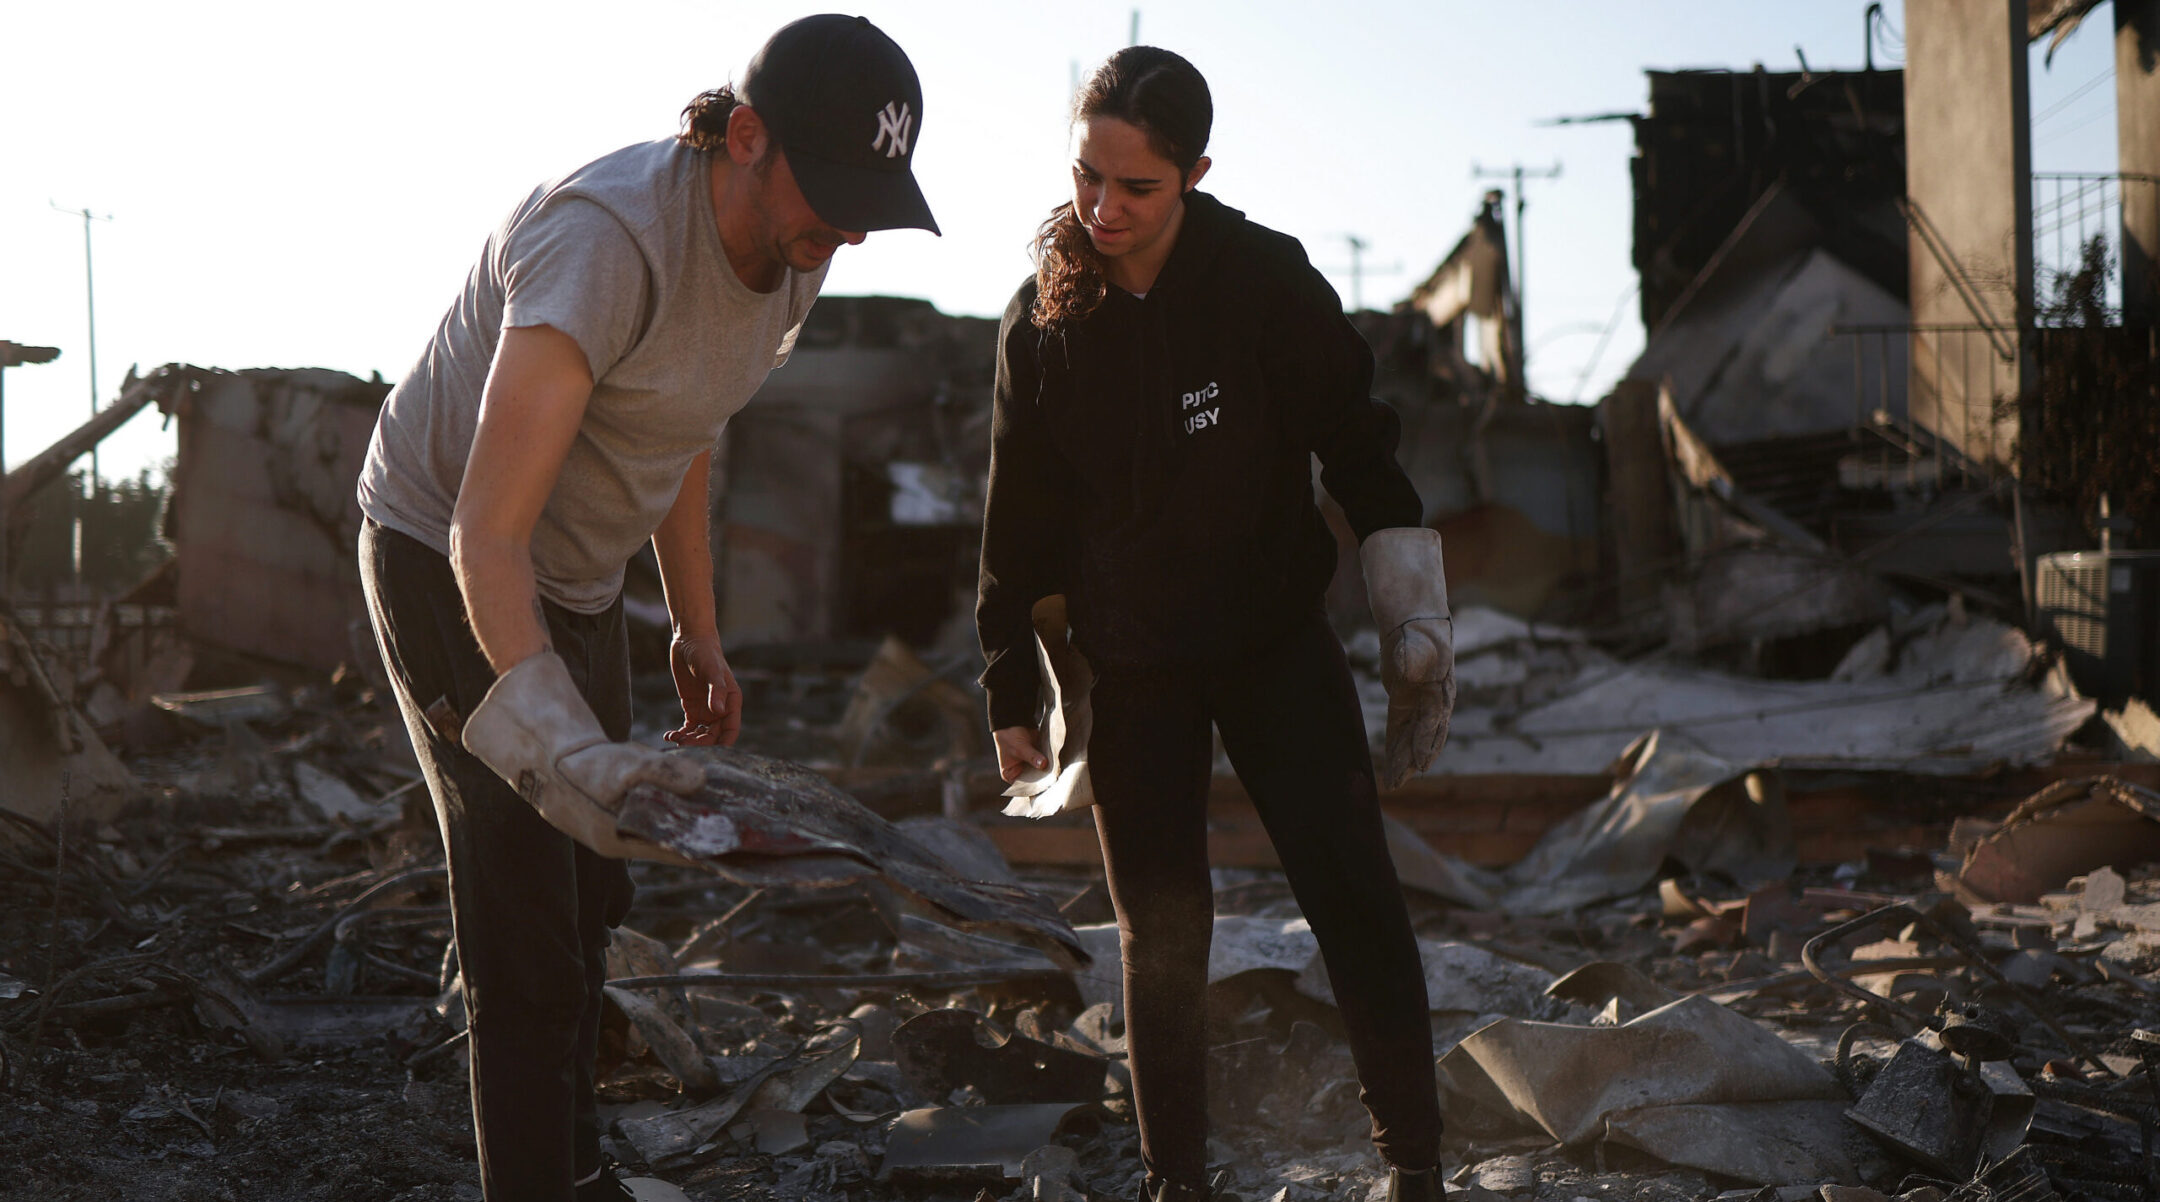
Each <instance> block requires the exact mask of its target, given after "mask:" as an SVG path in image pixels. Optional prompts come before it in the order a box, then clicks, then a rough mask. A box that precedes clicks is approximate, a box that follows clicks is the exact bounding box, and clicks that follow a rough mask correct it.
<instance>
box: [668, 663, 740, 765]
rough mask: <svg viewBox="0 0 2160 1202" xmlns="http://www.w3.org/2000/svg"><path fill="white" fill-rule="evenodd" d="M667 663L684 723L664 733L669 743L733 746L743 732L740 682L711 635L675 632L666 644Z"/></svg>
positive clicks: (685, 745)
mask: <svg viewBox="0 0 2160 1202" xmlns="http://www.w3.org/2000/svg"><path fill="white" fill-rule="evenodd" d="M668 667H669V669H670V670H671V671H673V672H674V674H675V695H676V696H678V697H680V698H682V708H683V724H682V728H681V729H680V730H671V731H669V732H668V733H667V740H668V742H670V743H674V744H677V745H679V746H683V747H711V746H713V745H714V744H718V745H720V746H722V747H733V746H734V745H735V739H736V736H738V735H740V734H741V733H742V686H741V685H739V684H737V683H735V673H734V672H733V671H732V670H731V669H730V668H729V667H728V662H727V656H726V655H724V654H722V653H721V650H720V640H719V639H717V638H713V637H702V638H683V637H680V636H677V638H676V639H675V642H674V644H673V645H672V646H670V647H669V648H668Z"/></svg>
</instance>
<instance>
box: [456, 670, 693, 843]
mask: <svg viewBox="0 0 2160 1202" xmlns="http://www.w3.org/2000/svg"><path fill="white" fill-rule="evenodd" d="M464 743H465V749H466V750H467V751H470V752H472V753H473V754H474V755H476V756H479V757H480V760H481V762H482V763H484V764H486V765H487V766H488V767H490V768H493V769H494V770H495V774H496V775H497V776H500V777H502V778H503V779H504V780H506V781H508V782H510V784H511V786H512V787H513V788H515V789H516V790H517V791H518V795H519V796H521V797H523V798H524V799H525V800H526V801H527V802H529V803H531V805H532V807H533V809H535V810H538V811H539V812H540V816H541V817H542V818H545V819H546V820H547V823H548V825H549V826H552V827H554V828H555V829H556V830H559V831H561V832H562V833H563V834H566V835H568V836H570V837H571V838H573V839H575V840H577V841H578V842H580V843H582V844H584V845H585V846H587V847H589V848H591V849H593V850H594V851H596V852H599V853H600V854H601V855H603V856H611V857H613V858H615V859H619V860H660V861H663V862H666V863H670V864H689V863H692V861H690V860H689V859H687V858H686V857H684V856H681V855H679V854H677V853H675V852H673V851H670V850H668V849H667V848H664V847H662V846H660V845H659V844H657V843H648V842H646V841H645V840H643V839H635V838H631V837H629V836H626V835H622V834H618V833H617V832H616V830H615V812H616V811H617V810H618V809H620V808H621V806H622V800H623V795H624V794H625V793H628V792H629V791H630V787H631V786H632V785H639V784H654V785H658V786H660V787H661V788H663V789H666V790H667V791H669V792H670V793H682V794H690V793H695V792H697V791H698V790H699V789H700V788H701V787H703V785H704V783H705V770H704V768H703V767H702V766H700V765H699V764H698V763H697V761H695V760H692V759H690V758H688V757H678V756H672V755H667V754H664V753H662V752H658V751H654V750H653V749H652V748H650V747H640V746H638V745H637V744H635V743H616V742H611V741H610V740H609V739H608V737H607V733H606V732H605V731H603V730H601V729H600V720H599V719H598V718H596V717H594V716H593V712H592V707H591V706H589V705H587V704H585V698H583V697H582V696H579V695H578V691H577V685H576V684H574V683H572V682H571V680H570V669H569V667H568V666H567V665H566V664H564V663H563V661H562V657H561V656H559V655H557V654H555V653H554V652H553V651H542V652H541V653H539V654H538V655H534V656H531V657H528V658H527V659H525V660H522V661H520V662H519V663H518V665H517V666H516V667H514V668H511V669H510V670H509V671H508V672H505V673H503V674H502V675H501V676H499V677H497V678H496V680H495V684H494V686H493V687H492V688H490V689H488V691H487V696H485V697H483V698H481V699H480V704H479V705H477V706H475V707H473V712H472V716H471V717H469V718H467V719H466V720H465V731H464Z"/></svg>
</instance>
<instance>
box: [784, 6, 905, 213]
mask: <svg viewBox="0 0 2160 1202" xmlns="http://www.w3.org/2000/svg"><path fill="white" fill-rule="evenodd" d="M742 97H743V99H744V100H745V101H747V102H748V103H749V105H750V107H751V109H752V110H753V111H755V112H756V113H757V114H758V115H759V116H760V117H763V118H764V120H765V125H766V128H767V129H769V130H771V131H772V135H773V138H774V140H776V141H777V142H779V144H780V150H781V151H782V153H784V154H786V155H787V161H788V168H789V170H790V171H791V172H792V173H793V174H794V176H795V186H796V187H798V188H800V189H801V190H802V194H803V199H804V200H806V201H808V202H809V203H810V207H811V209H812V210H814V211H815V212H816V213H817V215H818V216H819V217H820V218H822V219H823V220H824V221H825V222H826V223H827V224H828V225H831V226H832V227H834V228H835V229H842V230H861V231H868V230H889V229H901V228H914V229H925V230H929V231H931V232H932V233H935V232H937V222H936V220H934V219H933V218H932V217H931V216H930V206H929V204H928V203H926V202H925V201H924V200H923V195H922V189H920V188H918V187H917V186H916V184H915V175H914V169H913V165H912V164H913V157H914V156H913V151H914V149H915V138H916V135H918V134H920V133H922V122H923V95H922V83H921V81H920V80H918V79H916V77H915V68H914V66H913V64H911V63H909V62H908V58H907V55H906V54H905V53H904V52H902V51H901V49H900V47H899V46H897V45H895V44H894V43H893V40H892V39H891V38H889V37H887V36H885V34H884V32H883V31H882V30H880V29H879V28H878V27H877V26H875V25H872V24H871V23H870V22H869V21H867V20H864V19H863V18H861V17H848V16H842V15H840V14H837V13H825V14H821V15H819V16H815V17H804V18H803V19H802V20H800V21H796V22H794V23H792V24H790V25H787V26H785V27H783V28H782V29H781V30H780V31H779V32H777V33H775V34H773V36H772V39H771V40H770V41H768V42H766V43H765V47H764V48H763V49H762V50H759V51H758V53H757V56H756V57H754V58H752V59H751V60H750V66H749V68H748V69H747V70H745V71H744V72H743V78H742Z"/></svg>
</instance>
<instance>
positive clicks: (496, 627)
mask: <svg viewBox="0 0 2160 1202" xmlns="http://www.w3.org/2000/svg"><path fill="white" fill-rule="evenodd" d="M592 388H593V379H592V369H591V368H590V367H589V366H587V364H586V362H585V352H584V351H583V350H581V349H580V348H579V347H578V344H577V340H576V339H573V338H571V337H570V336H569V335H568V334H565V333H563V332H562V331H560V330H557V329H555V328H553V327H551V326H523V327H517V328H513V329H507V330H504V331H503V332H502V341H501V343H500V344H499V345H498V346H497V347H496V349H495V362H494V363H493V364H491V365H490V366H489V368H488V378H487V387H486V390H485V391H484V392H482V393H481V399H480V423H479V428H478V429H477V430H476V431H475V432H474V434H473V444H472V451H471V453H470V454H469V455H468V456H467V458H466V460H465V478H464V481H463V482H462V483H461V484H460V485H459V486H458V499H457V508H456V509H455V510H454V511H453V512H452V513H451V515H450V567H451V570H452V571H453V572H454V573H455V574H456V576H457V582H458V592H459V593H460V594H461V595H462V596H463V598H464V601H465V614H466V619H467V620H468V621H470V622H471V623H472V628H473V635H474V637H475V638H477V639H478V640H479V642H480V652H481V654H482V655H485V656H486V657H487V661H488V666H489V667H492V668H494V669H495V671H496V672H497V673H498V674H500V673H502V672H505V671H508V670H509V669H510V668H512V667H515V666H516V665H517V664H519V663H521V662H523V661H524V660H525V659H527V658H529V657H530V656H533V655H535V654H537V653H539V652H541V651H545V650H548V649H549V647H548V635H547V622H546V620H545V619H544V618H543V617H542V614H541V610H540V595H539V591H538V589H537V588H536V587H535V586H534V583H533V567H532V533H533V527H534V526H535V525H536V524H538V522H539V520H540V510H541V509H542V508H543V507H544V506H545V505H546V504H547V499H548V494H549V493H551V492H553V491H554V488H555V478H556V476H557V475H558V474H559V473H560V472H561V471H562V462H563V457H564V456H565V455H567V454H569V451H570V444H571V443H572V442H573V441H575V439H576V438H577V431H578V425H579V423H580V422H582V421H583V420H584V417H585V403H586V401H587V400H589V399H590V398H591V396H592Z"/></svg>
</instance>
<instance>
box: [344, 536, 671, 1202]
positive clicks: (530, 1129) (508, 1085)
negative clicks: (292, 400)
mask: <svg viewBox="0 0 2160 1202" xmlns="http://www.w3.org/2000/svg"><path fill="white" fill-rule="evenodd" d="M360 580H361V584H362V586H363V587H364V589H365V591H366V593H367V601H368V616H369V617H370V618H371V619H372V620H373V622H374V624H375V637H376V641H377V643H378V645H379V646H380V647H381V649H382V657H383V664H384V666H385V667H386V668H388V669H389V672H390V680H391V683H392V684H393V686H394V687H395V691H396V693H397V698H398V707H399V709H401V710H402V711H403V712H404V715H405V727H406V729H407V730H409V731H411V732H412V741H413V747H414V749H415V750H416V751H418V752H419V756H420V767H421V769H422V771H423V772H424V773H425V774H426V776H427V783H428V790H429V792H430V793H432V794H433V795H434V798H435V814H436V818H437V821H438V822H439V823H440V825H441V827H442V837H443V847H444V851H445V854H446V856H447V858H448V861H449V866H450V908H451V918H452V923H453V926H454V929H455V931H456V936H457V950H458V963H459V966H460V968H461V970H462V971H463V973H464V976H465V1008H466V1014H467V1016H468V1021H469V1022H470V1024H471V1029H472V1031H471V1040H470V1043H469V1048H470V1053H471V1056H472V1109H473V1129H474V1132H475V1134H476V1135H477V1136H478V1139H479V1145H480V1180H481V1186H482V1188H483V1189H484V1190H485V1191H486V1195H487V1198H488V1199H489V1202H510V1200H515V1202H571V1196H572V1190H571V1183H572V1182H573V1181H575V1180H577V1179H578V1178H581V1177H585V1176H587V1175H589V1174H591V1173H592V1172H594V1171H595V1170H597V1169H598V1168H599V1167H600V1142H599V1135H600V1132H599V1124H598V1121H597V1119H596V1116H595V1113H594V1099H593V1055H594V1050H595V1047H596V1045H597V1042H598V1039H599V1030H600V1028H599V1024H600V986H601V982H602V981H603V980H604V979H605V969H606V949H607V942H608V928H610V927H612V926H615V925H616V924H618V923H620V922H621V921H622V919H623V916H624V915H625V914H626V913H628V911H629V909H630V898H631V885H630V874H629V870H628V868H627V867H626V866H625V865H624V864H623V862H622V861H620V860H611V859H607V858H605V857H603V856H600V855H597V854H595V853H594V852H592V851H590V850H588V849H586V848H584V847H582V846H580V845H578V844H577V843H575V842H573V841H572V840H571V839H570V838H569V837H568V836H567V835H564V834H562V833H561V832H559V831H557V830H556V829H555V828H554V827H551V826H549V825H548V824H547V823H546V822H545V821H543V820H542V819H541V817H540V815H539V813H538V812H537V811H535V810H534V809H533V808H532V806H531V805H529V804H527V803H526V801H525V800H524V799H523V798H521V797H519V796H518V794H517V792H516V790H514V789H512V788H511V787H510V786H509V785H507V784H505V783H503V781H502V779H501V778H500V777H498V776H496V775H495V773H494V772H493V771H492V770H491V769H489V768H488V766H487V765H485V764H483V763H481V762H480V761H479V760H478V759H476V758H475V757H474V756H473V755H472V754H471V753H470V752H468V751H466V750H465V749H464V748H463V747H462V746H460V745H459V744H458V743H457V741H456V738H455V735H454V734H450V733H446V732H445V731H442V730H437V729H436V727H435V725H434V724H433V723H431V722H430V721H429V717H428V715H429V713H430V711H431V710H433V711H434V712H435V714H436V715H437V716H438V721H441V722H443V724H444V725H445V726H446V727H447V726H451V725H452V724H454V723H456V722H459V721H462V719H463V717H464V716H466V715H469V714H471V713H472V712H473V708H474V707H475V706H477V705H479V704H480V699H481V698H482V697H483V696H485V695H486V694H487V690H488V687H489V686H490V685H492V684H493V683H494V682H495V673H494V671H493V670H492V669H490V668H489V667H488V664H487V660H486V659H485V658H483V657H482V656H481V654H480V647H479V644H478V643H476V642H475V641H474V639H473V634H472V630H471V628H470V627H469V626H468V625H467V623H466V620H465V607H464V604H463V602H462V600H461V599H460V597H459V593H458V587H457V580H456V578H455V577H454V576H452V574H451V571H450V563H449V561H448V560H447V559H445V558H444V557H443V556H442V555H441V554H439V553H437V552H436V551H435V550H434V549H433V548H431V547H428V546H427V545H426V544H424V543H421V542H419V541H417V540H415V539H412V538H409V537H407V536H405V535H403V534H400V533H398V532H396V531H394V530H389V529H386V528H384V527H382V526H379V525H377V524H375V523H374V522H372V521H370V522H367V523H365V524H364V525H363V527H362V529H361V533H360ZM543 608H544V609H545V611H546V615H547V625H548V635H549V638H550V639H551V640H552V641H553V644H554V647H555V651H556V653H557V654H559V655H561V656H562V658H563V661H564V662H565V663H567V664H568V665H569V667H570V676H571V679H572V680H574V681H576V682H577V686H578V691H579V692H581V693H582V694H584V696H585V700H586V702H587V703H588V704H590V705H591V706H592V708H593V713H594V714H595V715H596V716H598V717H599V719H600V725H601V727H602V729H604V730H605V731H606V732H607V735H608V737H609V738H611V739H618V740H620V739H626V738H628V737H629V734H630V656H629V643H628V636H627V631H626V628H625V626H624V623H623V611H622V602H621V601H620V600H617V601H616V603H615V604H614V605H613V606H611V607H610V608H609V609H607V610H606V611H605V612H602V613H598V614H579V613H572V612H570V611H569V610H565V609H563V608H561V607H560V606H556V605H553V604H544V605H543Z"/></svg>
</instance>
